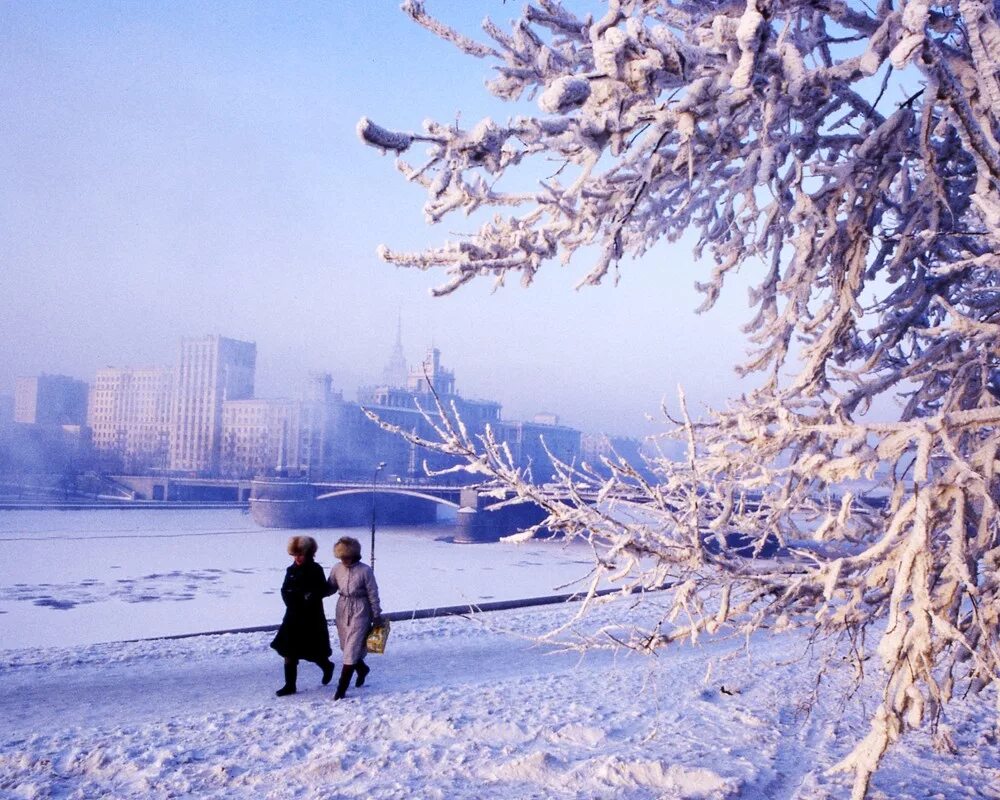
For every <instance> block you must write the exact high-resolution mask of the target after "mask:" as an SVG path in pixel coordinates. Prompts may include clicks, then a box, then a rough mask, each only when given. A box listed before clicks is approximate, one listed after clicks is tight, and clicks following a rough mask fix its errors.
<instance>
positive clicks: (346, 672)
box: [333, 664, 354, 700]
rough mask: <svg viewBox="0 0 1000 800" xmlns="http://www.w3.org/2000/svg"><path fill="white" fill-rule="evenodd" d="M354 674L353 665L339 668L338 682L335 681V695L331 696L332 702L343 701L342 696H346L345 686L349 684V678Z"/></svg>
mask: <svg viewBox="0 0 1000 800" xmlns="http://www.w3.org/2000/svg"><path fill="white" fill-rule="evenodd" d="M353 674H354V665H353V664H344V666H342V667H341V668H340V680H338V681H337V693H336V694H335V695H334V696H333V699H334V700H343V699H344V696H345V695H346V694H347V686H348V685H349V684H350V682H351V676H352V675H353Z"/></svg>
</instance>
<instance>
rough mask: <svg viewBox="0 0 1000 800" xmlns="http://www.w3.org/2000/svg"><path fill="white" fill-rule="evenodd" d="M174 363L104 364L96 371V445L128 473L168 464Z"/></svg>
mask: <svg viewBox="0 0 1000 800" xmlns="http://www.w3.org/2000/svg"><path fill="white" fill-rule="evenodd" d="M173 388H174V370H173V368H172V367H143V368H136V369H133V368H131V367H105V368H104V369H101V370H98V371H97V375H96V376H95V378H94V382H93V383H92V384H91V386H90V394H89V397H88V401H87V425H88V426H89V427H90V429H91V440H92V443H93V447H94V450H95V451H96V452H98V453H100V454H103V455H105V456H108V457H111V458H113V459H114V460H115V462H116V463H117V464H120V466H121V467H122V468H124V469H125V470H126V471H127V472H134V471H144V470H146V469H149V468H156V469H162V468H164V467H166V466H167V459H168V454H169V445H170V428H171V425H170V414H171V403H172V401H173Z"/></svg>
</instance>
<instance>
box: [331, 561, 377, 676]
mask: <svg viewBox="0 0 1000 800" xmlns="http://www.w3.org/2000/svg"><path fill="white" fill-rule="evenodd" d="M329 583H330V589H331V591H334V592H340V597H338V598H337V635H338V636H339V637H340V649H341V650H343V651H344V664H357V663H358V662H359V661H361V660H362V659H363V658H364V657H365V656H366V655H368V648H367V646H366V640H367V639H368V632H369V631H370V630H371V627H372V621H373V620H374V619H375V617H380V616H382V605H381V604H380V603H379V599H378V584H377V583H375V573H374V572H373V571H372V568H371V567H369V566H368V565H367V564H362V563H361V562H360V561H359V562H358V563H356V564H351V566H347V565H346V564H344V563H343V562H341V563H340V564H337V565H336V566H335V567H334V568H333V569H331V570H330V581H329Z"/></svg>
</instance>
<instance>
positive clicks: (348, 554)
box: [333, 536, 361, 564]
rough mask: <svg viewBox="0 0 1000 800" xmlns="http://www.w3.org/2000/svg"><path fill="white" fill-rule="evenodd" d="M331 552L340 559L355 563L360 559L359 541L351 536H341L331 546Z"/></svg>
mask: <svg viewBox="0 0 1000 800" xmlns="http://www.w3.org/2000/svg"><path fill="white" fill-rule="evenodd" d="M333 554H334V555H335V556H336V557H337V558H339V559H341V560H346V561H350V562H351V563H352V564H356V563H358V562H359V561H360V560H361V542H359V541H358V540H357V539H355V538H354V537H353V536H342V537H341V538H340V539H338V540H337V543H336V544H335V545H334V546H333Z"/></svg>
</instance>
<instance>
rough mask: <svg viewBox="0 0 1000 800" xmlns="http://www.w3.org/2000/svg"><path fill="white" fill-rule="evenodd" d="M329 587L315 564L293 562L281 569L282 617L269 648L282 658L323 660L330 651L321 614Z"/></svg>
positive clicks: (320, 569) (322, 613)
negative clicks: (283, 579) (300, 564)
mask: <svg viewBox="0 0 1000 800" xmlns="http://www.w3.org/2000/svg"><path fill="white" fill-rule="evenodd" d="M328 594H330V587H329V585H328V584H327V582H326V577H325V575H324V574H323V567H321V566H320V565H319V564H317V563H316V562H315V561H305V562H303V564H302V566H297V565H295V564H294V563H293V564H292V565H291V566H290V567H289V568H288V569H287V570H285V581H284V583H282V584H281V599H282V600H284V601H285V617H284V619H282V620H281V627H280V628H278V633H277V635H276V636H275V637H274V641H273V642H271V647H273V648H274V649H275V650H277V651H278V653H279V654H280V655H282V656H284V657H285V658H294V659H305V660H306V661H325V660H326V659H328V658H329V657H330V654H331V653H332V652H333V651H332V650H331V649H330V630H329V628H328V627H327V623H326V613H325V612H324V611H323V598H324V597H326V596H327V595H328Z"/></svg>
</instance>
